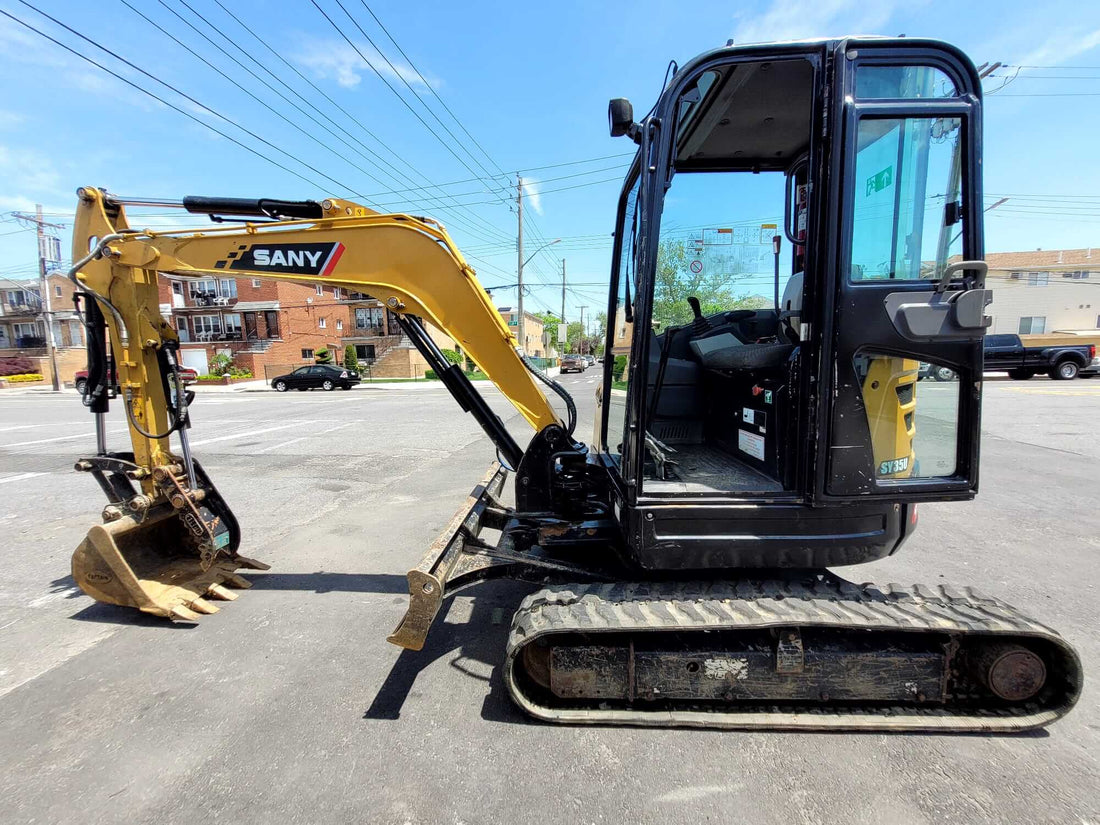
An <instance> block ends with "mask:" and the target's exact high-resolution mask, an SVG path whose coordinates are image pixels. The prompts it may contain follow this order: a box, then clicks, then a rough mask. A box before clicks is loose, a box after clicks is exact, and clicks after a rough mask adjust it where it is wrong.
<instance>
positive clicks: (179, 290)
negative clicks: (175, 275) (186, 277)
mask: <svg viewBox="0 0 1100 825" xmlns="http://www.w3.org/2000/svg"><path fill="white" fill-rule="evenodd" d="M172 294H173V295H182V294H183V284H181V283H180V282H179V281H172Z"/></svg>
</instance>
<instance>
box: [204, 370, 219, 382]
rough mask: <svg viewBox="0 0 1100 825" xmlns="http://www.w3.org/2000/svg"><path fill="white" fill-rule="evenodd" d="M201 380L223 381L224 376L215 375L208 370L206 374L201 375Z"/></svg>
mask: <svg viewBox="0 0 1100 825" xmlns="http://www.w3.org/2000/svg"><path fill="white" fill-rule="evenodd" d="M199 380H200V381H221V380H222V377H221V376H220V375H214V374H213V373H209V372H208V373H207V374H206V375H200V376H199Z"/></svg>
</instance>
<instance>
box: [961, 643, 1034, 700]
mask: <svg viewBox="0 0 1100 825" xmlns="http://www.w3.org/2000/svg"><path fill="white" fill-rule="evenodd" d="M972 671H973V674H974V676H975V677H977V679H978V681H979V682H981V684H982V685H984V686H985V687H986V688H988V689H989V691H990V692H992V693H993V694H994V695H996V696H997V697H999V698H1001V699H1004V700H1005V701H1007V702H1023V701H1026V700H1027V699H1030V698H1031V697H1033V696H1034V695H1035V694H1037V693H1038V692H1039V691H1040V690H1042V688H1043V685H1045V684H1046V681H1047V667H1046V665H1045V664H1044V663H1043V660H1042V658H1041V657H1040V656H1039V655H1038V654H1036V653H1034V652H1032V651H1030V650H1028V649H1027V648H1026V647H1023V646H1022V645H1017V644H1011V643H1003V644H990V645H987V646H986V647H984V648H983V649H982V650H981V651H980V652H979V653H978V654H977V655H976V656H975V657H974V660H973V666H972Z"/></svg>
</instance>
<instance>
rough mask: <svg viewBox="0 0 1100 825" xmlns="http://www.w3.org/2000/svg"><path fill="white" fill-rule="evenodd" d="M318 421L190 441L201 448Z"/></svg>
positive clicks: (298, 422) (317, 421)
mask: <svg viewBox="0 0 1100 825" xmlns="http://www.w3.org/2000/svg"><path fill="white" fill-rule="evenodd" d="M320 423H322V422H321V421H319V420H312V421H295V422H293V423H291V424H280V425H279V426H277V427H264V428H263V429H259V430H242V431H241V432H239V433H230V434H229V435H219V436H215V437H214V438H200V439H199V440H198V441H192V442H191V446H192V447H201V446H202V445H203V444H213V443H215V442H217V441H232V440H233V439H234V438H246V437H248V436H253V435H262V434H263V433H273V432H275V431H277V430H289V429H290V428H291V427H304V426H308V425H310V424H320Z"/></svg>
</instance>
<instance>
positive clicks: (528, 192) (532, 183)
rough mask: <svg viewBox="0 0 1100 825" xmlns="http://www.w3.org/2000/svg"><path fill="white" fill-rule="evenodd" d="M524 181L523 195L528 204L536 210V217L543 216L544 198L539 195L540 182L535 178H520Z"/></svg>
mask: <svg viewBox="0 0 1100 825" xmlns="http://www.w3.org/2000/svg"><path fill="white" fill-rule="evenodd" d="M520 180H522V181H523V194H524V197H526V198H527V203H528V204H530V205H531V208H532V209H534V210H535V214H536V215H541V214H542V196H541V195H540V193H539V182H538V181H537V180H535V179H534V178H520Z"/></svg>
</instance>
